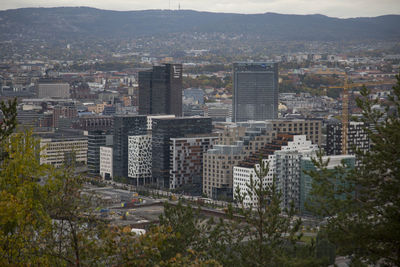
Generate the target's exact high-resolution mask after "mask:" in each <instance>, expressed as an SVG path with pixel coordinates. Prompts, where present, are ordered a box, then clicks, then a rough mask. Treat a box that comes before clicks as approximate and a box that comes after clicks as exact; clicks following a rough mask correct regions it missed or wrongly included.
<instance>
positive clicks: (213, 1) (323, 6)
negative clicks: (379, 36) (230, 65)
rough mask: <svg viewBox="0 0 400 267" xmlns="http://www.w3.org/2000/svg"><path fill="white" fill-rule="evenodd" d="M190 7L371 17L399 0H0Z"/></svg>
mask: <svg viewBox="0 0 400 267" xmlns="http://www.w3.org/2000/svg"><path fill="white" fill-rule="evenodd" d="M179 4H180V7H181V9H194V10H200V11H213V12H232V13H247V14H253V13H265V12H276V13H284V14H317V13H318V14H324V15H327V16H331V17H340V18H348V17H371V16H379V15H386V14H400V0H0V10H5V9H13V8H21V7H55V6H90V7H96V8H101V9H112V10H143V9H178V6H179Z"/></svg>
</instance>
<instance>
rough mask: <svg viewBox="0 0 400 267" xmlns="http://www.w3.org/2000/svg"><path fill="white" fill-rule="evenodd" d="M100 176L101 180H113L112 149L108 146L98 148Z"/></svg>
mask: <svg viewBox="0 0 400 267" xmlns="http://www.w3.org/2000/svg"><path fill="white" fill-rule="evenodd" d="M100 175H101V177H103V179H106V180H109V179H112V178H113V149H112V147H108V146H101V147H100Z"/></svg>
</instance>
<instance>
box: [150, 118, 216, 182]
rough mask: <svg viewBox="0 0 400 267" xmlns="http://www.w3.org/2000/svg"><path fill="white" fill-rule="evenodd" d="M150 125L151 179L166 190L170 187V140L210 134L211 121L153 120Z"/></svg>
mask: <svg viewBox="0 0 400 267" xmlns="http://www.w3.org/2000/svg"><path fill="white" fill-rule="evenodd" d="M152 124H153V126H152V128H153V129H152V138H153V146H152V148H153V149H152V158H153V167H152V172H153V179H154V181H155V182H156V183H157V184H158V185H159V186H160V187H167V188H168V187H169V186H170V181H169V180H170V161H171V153H170V142H171V138H179V137H185V136H186V137H187V136H192V137H195V136H197V135H204V134H211V131H212V124H211V119H210V118H204V117H203V118H199V117H180V118H163V119H153V123H152Z"/></svg>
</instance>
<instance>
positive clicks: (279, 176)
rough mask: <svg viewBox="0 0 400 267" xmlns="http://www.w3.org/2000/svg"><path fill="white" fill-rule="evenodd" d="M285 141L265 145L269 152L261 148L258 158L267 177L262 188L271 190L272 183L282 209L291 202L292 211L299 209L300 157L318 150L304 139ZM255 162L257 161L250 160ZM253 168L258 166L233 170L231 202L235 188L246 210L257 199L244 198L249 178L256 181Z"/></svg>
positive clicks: (255, 202) (249, 164)
mask: <svg viewBox="0 0 400 267" xmlns="http://www.w3.org/2000/svg"><path fill="white" fill-rule="evenodd" d="M288 137H289V138H288ZM285 138H288V139H287V140H285V141H282V140H280V142H279V143H277V141H275V142H273V143H272V144H269V145H270V146H271V148H272V149H268V148H265V149H262V150H261V152H259V155H262V156H263V161H264V162H265V163H267V164H268V166H269V172H268V174H267V176H266V177H263V186H271V185H272V183H273V181H274V180H273V179H275V185H276V187H277V189H278V190H280V192H281V193H282V207H289V206H290V203H291V202H292V201H293V202H294V204H295V207H296V208H298V207H299V205H300V175H301V172H300V171H301V167H300V160H301V158H302V157H303V156H312V155H314V154H315V152H316V151H317V150H318V146H317V145H313V144H311V141H308V140H307V139H306V136H305V135H291V136H290V135H289V136H286V137H285ZM266 147H268V145H267V146H266ZM256 154H257V153H256ZM255 158H257V157H253V159H255ZM254 167H255V168H259V167H260V166H259V164H258V163H257V162H252V163H249V162H244V164H243V163H240V164H239V166H235V167H234V169H233V193H234V198H235V197H237V192H236V188H237V187H239V189H240V194H241V195H242V196H243V195H245V194H246V197H245V198H244V204H245V206H246V207H249V206H250V205H252V206H253V207H256V206H257V198H255V197H252V198H251V197H250V196H248V195H247V190H248V186H247V185H248V184H249V183H250V177H251V176H253V180H254V181H258V178H257V177H256V173H255V171H254Z"/></svg>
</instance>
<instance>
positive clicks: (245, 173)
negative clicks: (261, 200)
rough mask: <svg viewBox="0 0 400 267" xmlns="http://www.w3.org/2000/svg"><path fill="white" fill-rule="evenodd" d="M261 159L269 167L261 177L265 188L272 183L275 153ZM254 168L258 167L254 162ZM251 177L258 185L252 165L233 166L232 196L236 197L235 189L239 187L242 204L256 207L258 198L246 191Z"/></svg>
mask: <svg viewBox="0 0 400 267" xmlns="http://www.w3.org/2000/svg"><path fill="white" fill-rule="evenodd" d="M263 161H264V163H265V164H268V167H269V170H268V174H267V176H265V177H263V179H262V183H263V187H264V188H266V187H267V186H271V185H272V183H273V177H274V173H275V168H274V166H275V155H268V158H266V159H263ZM255 168H256V169H259V168H260V164H256V165H255ZM251 177H253V182H254V183H255V184H257V185H259V181H260V180H259V178H257V176H256V172H255V170H254V167H253V168H248V167H240V166H235V167H233V197H234V198H237V197H238V195H237V192H236V189H237V188H238V187H239V190H240V194H241V195H242V196H244V199H243V204H244V206H245V207H250V205H252V206H253V207H257V201H258V198H257V197H255V196H254V195H253V196H250V195H249V194H248V192H247V189H248V186H247V185H249V184H250V180H251ZM253 194H254V193H253Z"/></svg>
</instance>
